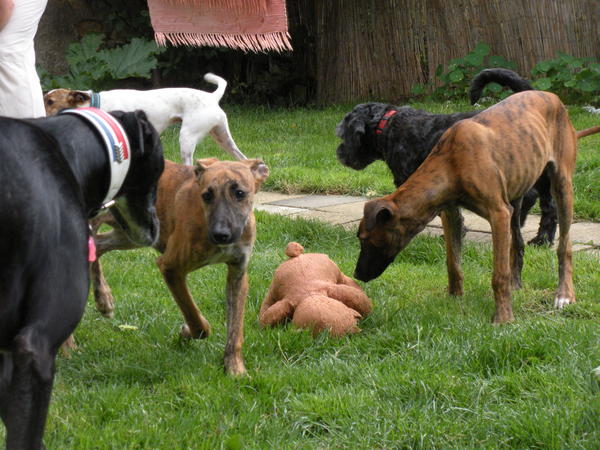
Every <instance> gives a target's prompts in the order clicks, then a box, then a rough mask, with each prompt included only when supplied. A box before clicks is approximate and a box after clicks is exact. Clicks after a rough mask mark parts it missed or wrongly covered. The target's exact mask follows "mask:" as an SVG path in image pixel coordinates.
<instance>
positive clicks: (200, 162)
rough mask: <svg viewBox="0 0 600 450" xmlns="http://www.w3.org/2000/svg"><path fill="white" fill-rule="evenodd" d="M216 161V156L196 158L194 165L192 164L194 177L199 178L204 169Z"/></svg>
mask: <svg viewBox="0 0 600 450" xmlns="http://www.w3.org/2000/svg"><path fill="white" fill-rule="evenodd" d="M216 162H219V160H218V159H217V158H204V159H197V160H196V165H195V166H194V174H195V175H196V178H200V177H201V176H202V174H203V173H204V171H205V170H206V169H208V167H209V166H212V165H213V164H214V163H216Z"/></svg>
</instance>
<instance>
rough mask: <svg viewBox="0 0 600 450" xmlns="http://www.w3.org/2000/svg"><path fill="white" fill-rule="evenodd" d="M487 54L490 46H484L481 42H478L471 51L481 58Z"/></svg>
mask: <svg viewBox="0 0 600 450" xmlns="http://www.w3.org/2000/svg"><path fill="white" fill-rule="evenodd" d="M489 52H490V46H489V45H487V44H484V43H483V42H479V43H478V44H477V45H476V46H475V49H474V50H473V53H477V54H478V55H481V56H485V55H487V54H488V53H489Z"/></svg>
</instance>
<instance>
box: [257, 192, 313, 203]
mask: <svg viewBox="0 0 600 450" xmlns="http://www.w3.org/2000/svg"><path fill="white" fill-rule="evenodd" d="M298 197H306V194H294V195H290V194H282V193H280V192H270V191H258V194H256V203H257V204H261V203H273V202H276V201H279V200H289V199H292V198H298Z"/></svg>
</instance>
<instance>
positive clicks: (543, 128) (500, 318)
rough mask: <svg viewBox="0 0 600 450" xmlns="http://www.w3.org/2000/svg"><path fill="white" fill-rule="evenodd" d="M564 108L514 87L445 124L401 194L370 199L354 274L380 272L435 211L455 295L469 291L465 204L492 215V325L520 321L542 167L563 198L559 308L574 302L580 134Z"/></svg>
mask: <svg viewBox="0 0 600 450" xmlns="http://www.w3.org/2000/svg"><path fill="white" fill-rule="evenodd" d="M598 132H600V127H594V128H593V129H589V130H584V131H582V132H580V133H579V134H578V135H577V134H576V133H575V130H574V129H573V126H572V125H571V122H570V121H569V116H568V113H567V110H566V108H565V107H564V105H563V104H562V103H561V101H560V99H559V98H558V97H557V96H556V95H554V94H551V93H548V92H542V91H528V92H522V93H518V94H513V95H512V96H510V97H508V98H507V99H505V100H504V101H502V102H500V103H498V104H496V105H495V106H492V107H491V108H488V109H487V110H485V111H483V112H481V113H479V114H478V115H477V116H475V117H473V118H471V119H465V120H462V121H460V122H458V123H457V124H455V125H454V126H452V127H451V128H450V129H449V130H448V131H446V132H445V133H444V134H443V136H442V137H441V139H440V141H439V142H438V144H437V145H436V146H435V147H434V149H433V150H432V152H431V153H430V155H429V156H428V157H427V159H426V160H425V161H424V162H423V164H422V165H421V166H420V167H419V168H418V169H417V171H416V172H415V173H414V174H413V175H411V176H410V177H409V178H408V180H407V181H406V182H405V183H404V184H402V185H401V186H400V187H399V188H398V189H397V190H396V192H394V193H393V194H390V195H387V196H385V197H383V198H380V199H376V200H372V201H369V202H367V203H366V204H365V208H364V217H363V219H362V221H361V223H360V226H359V230H358V237H359V239H360V247H361V249H360V255H359V257H358V262H357V265H356V271H355V276H356V278H358V279H360V280H362V281H369V280H372V279H373V278H376V277H378V276H379V275H380V274H381V273H382V272H383V271H384V270H385V269H386V268H387V266H388V265H389V264H390V263H391V262H392V261H393V260H394V258H395V257H396V255H397V254H398V252H400V251H401V250H402V249H403V248H404V247H406V245H407V244H408V243H409V242H410V240H411V239H412V238H413V237H414V236H415V235H416V234H417V233H419V232H420V231H422V230H423V228H424V227H425V225H427V223H428V222H429V221H431V220H432V219H433V217H434V216H435V215H436V214H438V213H440V212H441V213H442V223H443V226H444V236H445V237H446V262H447V268H448V285H449V293H450V294H451V295H462V293H463V274H462V269H461V267H460V254H461V241H462V233H461V223H462V222H461V220H460V214H459V210H458V208H459V207H464V208H467V209H469V210H471V211H473V212H475V213H476V214H478V215H480V216H481V217H483V218H485V219H487V220H488V221H489V222H490V224H491V227H492V240H493V253H494V256H493V266H494V268H493V275H492V287H493V291H494V299H495V303H496V308H495V314H494V316H493V322H494V323H504V322H508V321H511V320H513V312H512V302H511V289H513V288H518V287H520V285H521V279H520V276H521V268H522V265H523V250H524V245H523V240H522V238H521V230H520V226H519V208H520V204H521V198H522V196H523V195H524V194H525V193H526V192H527V190H528V189H530V188H531V186H533V184H535V182H536V180H537V179H538V178H539V177H540V175H541V174H542V173H543V172H545V173H546V174H547V175H548V177H549V178H550V180H551V186H552V192H553V196H554V198H555V200H556V203H557V206H558V218H559V226H560V235H559V243H558V250H557V254H558V263H559V264H558V275H559V283H558V289H557V292H556V297H555V301H554V305H555V307H556V308H562V307H563V306H565V305H567V304H569V303H573V302H574V301H575V293H574V291H573V281H572V249H571V239H570V235H569V229H570V226H571V221H572V218H573V187H572V174H573V170H574V168H575V159H576V153H577V137H578V136H579V137H583V136H587V135H588V134H593V133H598Z"/></svg>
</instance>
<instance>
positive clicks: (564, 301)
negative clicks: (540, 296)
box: [554, 297, 571, 309]
mask: <svg viewBox="0 0 600 450" xmlns="http://www.w3.org/2000/svg"><path fill="white" fill-rule="evenodd" d="M569 303H571V299H570V298H568V297H555V298H554V307H555V308H556V309H562V308H564V307H565V306H567V305H568V304H569Z"/></svg>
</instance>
